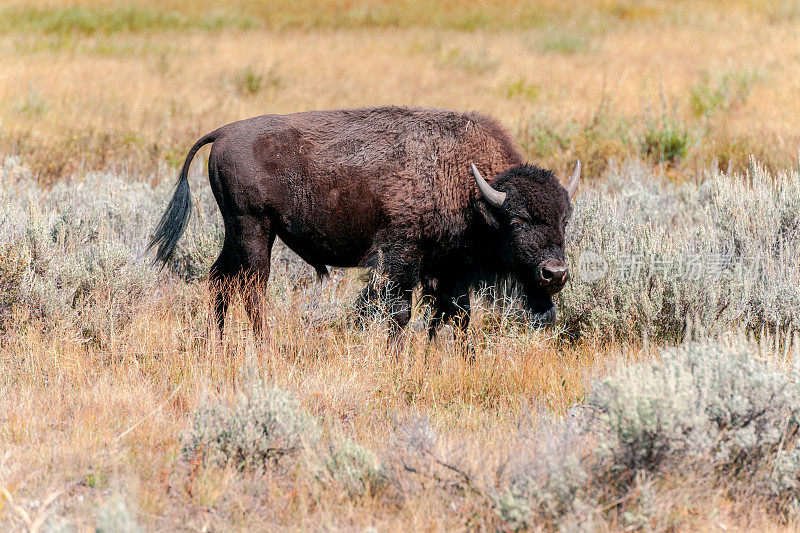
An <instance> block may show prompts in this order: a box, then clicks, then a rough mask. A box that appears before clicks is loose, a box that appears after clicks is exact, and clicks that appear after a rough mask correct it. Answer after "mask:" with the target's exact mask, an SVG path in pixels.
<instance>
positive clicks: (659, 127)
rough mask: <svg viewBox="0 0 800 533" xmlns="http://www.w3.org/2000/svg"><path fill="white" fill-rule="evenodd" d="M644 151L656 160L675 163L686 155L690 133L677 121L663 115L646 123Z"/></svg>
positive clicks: (643, 139) (642, 148)
mask: <svg viewBox="0 0 800 533" xmlns="http://www.w3.org/2000/svg"><path fill="white" fill-rule="evenodd" d="M641 150H642V153H644V154H645V155H647V156H648V157H651V158H652V159H654V160H656V161H664V162H668V163H675V162H677V161H679V160H682V159H684V158H685V157H686V152H687V151H688V150H689V133H688V132H687V131H686V129H684V128H683V127H681V126H680V125H679V124H678V123H677V122H676V121H674V120H672V119H670V118H667V117H663V118H662V119H661V120H649V121H647V122H646V124H645V129H644V133H643V136H642V141H641Z"/></svg>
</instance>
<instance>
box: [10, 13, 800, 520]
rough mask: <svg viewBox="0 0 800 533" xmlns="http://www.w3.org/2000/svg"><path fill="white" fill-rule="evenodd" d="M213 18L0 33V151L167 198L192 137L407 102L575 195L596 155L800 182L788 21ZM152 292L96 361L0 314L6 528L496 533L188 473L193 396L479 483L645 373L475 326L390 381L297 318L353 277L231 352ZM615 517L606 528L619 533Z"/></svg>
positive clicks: (397, 367)
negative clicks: (278, 417)
mask: <svg viewBox="0 0 800 533" xmlns="http://www.w3.org/2000/svg"><path fill="white" fill-rule="evenodd" d="M203 6H205V3H200V2H197V1H195V0H181V1H179V2H164V1H160V0H145V1H142V2H137V3H135V4H131V3H125V2H116V1H112V0H108V1H90V0H84V1H74V2H60V1H57V0H42V1H38V2H20V1H14V2H12V3H11V4H9V5H8V6H4V7H2V8H0V54H1V55H2V57H3V60H2V70H1V71H0V152H4V153H17V154H20V155H21V156H22V158H23V161H24V162H25V164H26V165H28V166H29V167H30V168H32V169H33V170H34V171H35V172H36V173H37V174H38V175H39V178H40V181H42V182H46V183H52V182H56V181H59V180H62V179H64V178H66V177H69V176H70V175H74V176H76V177H77V178H80V177H81V176H82V175H83V173H84V172H85V171H86V170H89V169H113V170H115V171H118V172H123V171H124V172H123V173H126V174H127V175H129V176H130V179H131V180H137V181H138V180H142V179H149V178H151V177H154V181H160V180H162V179H164V178H168V179H170V180H171V179H172V175H173V169H172V167H174V166H175V165H176V164H177V163H179V162H180V161H182V159H183V157H184V155H185V151H186V150H187V148H188V147H189V146H190V145H191V144H192V142H193V141H194V140H195V139H196V138H197V137H199V136H200V135H201V134H203V133H205V132H207V131H210V130H212V129H214V128H216V127H218V126H219V125H221V124H224V123H228V122H231V121H233V120H236V119H240V118H244V117H249V116H253V115H258V114H263V113H286V112H293V111H299V110H306V109H320V108H334V107H348V106H365V105H373V104H408V105H431V106H440V107H447V108H455V109H478V110H481V111H485V112H488V113H491V114H494V115H497V116H498V117H499V118H500V119H501V120H502V121H503V123H505V124H506V125H508V126H509V128H511V129H512V130H513V131H514V132H515V133H516V135H517V138H518V140H519V143H520V145H521V146H522V147H523V148H524V150H525V151H526V152H527V154H528V155H529V157H530V158H531V160H532V161H534V162H538V163H541V164H544V165H547V166H549V167H552V168H555V169H558V170H562V171H563V170H564V169H566V168H567V166H568V164H569V161H570V160H572V159H573V158H574V157H575V156H576V155H577V156H580V157H582V158H583V159H584V161H585V162H586V163H587V168H588V169H589V172H588V176H589V179H596V178H598V177H599V176H600V175H601V173H602V171H603V170H604V169H605V167H606V162H607V159H608V158H616V159H618V160H619V159H624V158H627V157H629V156H632V157H634V158H652V159H654V161H653V163H654V164H656V165H658V166H660V167H661V170H659V171H658V172H661V171H663V172H666V173H667V174H669V175H671V176H673V177H674V178H675V179H677V180H687V179H695V178H697V177H698V176H699V174H700V171H701V169H707V168H708V167H709V166H711V165H713V164H714V163H715V162H716V164H717V165H718V166H719V167H721V168H731V169H736V168H741V167H742V166H744V165H746V164H747V162H748V159H747V158H748V156H749V155H751V154H755V155H757V156H758V157H759V158H760V159H761V160H762V161H764V162H765V163H766V164H767V165H769V166H771V167H772V168H782V167H786V166H789V165H792V164H796V155H797V148H798V143H799V142H800V138H799V137H798V133H797V128H795V127H794V124H795V123H796V122H797V120H798V119H799V118H800V116H799V115H798V113H799V111H797V110H799V109H800V96H798V95H800V62H798V57H800V41H798V39H797V38H796V35H797V32H798V30H799V29H800V10H798V9H797V8H796V7H795V6H794V5H793V3H791V2H782V1H778V0H774V1H767V2H760V1H759V2H756V1H748V0H739V1H735V2H726V3H725V4H724V6H723V5H721V4H720V3H718V2H713V1H689V0H684V1H677V2H654V1H648V2H632V1H622V0H619V1H617V0H597V1H589V0H586V1H582V2H578V3H577V4H576V5H574V6H565V5H563V3H562V2H557V1H555V0H540V1H531V2H516V1H511V0H508V1H506V0H504V1H502V2H488V1H480V2H463V1H457V0H448V1H446V2H440V3H435V4H431V3H429V2H423V1H420V0H403V1H401V2H367V1H356V2H354V1H349V0H326V1H325V2H320V3H318V2H310V1H302V2H278V1H272V0H262V1H241V2H236V3H233V4H230V5H225V6H222V7H219V8H217V9H214V10H212V11H208V10H207V9H205V8H204V7H203ZM742 80H744V81H742ZM665 124H667V125H669V126H670V127H673V128H674V129H675V130H676V131H677V134H678V135H677V136H673V137H671V138H670V136H669V135H668V133H669V131H666V130H667V128H665V127H664V125H665ZM682 135H685V138H686V141H685V142H683V141H681V140H680V139H682V138H683V137H682ZM674 138H677V139H678V141H677V144H678V146H677V148H669V147H670V146H671V145H670V142H668V141H670V139H674ZM681 143H683V144H681ZM665 146H666V147H668V148H669V149H668V150H667V149H665ZM665 154H672V155H669V156H666V155H665ZM165 163H166V164H167V165H165ZM154 222H155V220H154ZM5 252H6V251H4V252H3V253H5ZM165 277H166V278H168V281H165V282H164V285H163V287H162V288H161V290H160V291H159V294H158V295H157V297H155V298H154V299H153V300H152V301H148V302H144V303H143V304H142V306H141V308H140V309H138V312H137V314H136V315H135V316H134V318H133V320H132V321H131V322H130V323H129V324H127V325H126V326H125V327H124V328H122V330H121V331H120V332H118V334H116V335H114V336H111V337H110V338H108V339H104V340H103V343H102V344H100V343H97V342H90V341H87V340H85V339H83V338H82V337H80V336H79V335H77V334H76V333H75V332H74V331H73V330H72V329H71V328H70V326H69V325H68V324H65V323H60V322H58V321H48V322H47V323H41V322H38V321H37V320H35V319H31V317H27V316H23V314H24V312H25V311H24V309H16V308H14V309H13V310H11V307H12V306H11V305H8V306H6V307H7V308H4V309H2V310H0V318H3V319H4V320H5V317H7V316H8V315H9V313H18V314H19V316H17V321H16V323H14V324H12V326H11V327H10V328H9V329H7V330H5V331H2V330H0V489H2V490H0V529H3V530H25V529H34V527H33V526H36V525H37V523H36V522H37V520H38V524H39V525H42V524H45V523H46V524H48V525H49V527H56V526H57V525H58V524H59V523H60V520H61V519H62V518H64V517H67V518H69V519H70V520H75V524H76V527H77V529H78V530H91V528H92V527H93V526H94V525H95V524H96V523H97V520H98V518H97V512H98V511H97V507H98V506H99V507H103V506H105V505H107V504H108V503H109V502H113V501H116V500H115V498H117V499H121V501H124V505H125V506H126V507H127V508H128V509H130V510H131V514H132V515H133V516H134V517H135V519H136V521H137V522H138V523H139V524H141V525H142V526H144V527H145V528H147V529H148V530H206V531H208V530H224V531H228V530H253V529H256V530H258V529H261V530H264V529H273V528H287V529H317V528H319V525H320V524H326V525H330V526H331V527H333V528H339V529H350V528H352V529H363V528H366V527H370V526H374V527H376V528H377V529H378V530H400V529H402V530H420V529H422V530H442V529H448V530H450V529H472V528H479V527H481V526H487V527H490V528H492V527H498V524H497V522H496V520H495V519H496V517H495V516H494V515H493V511H492V509H491V508H488V507H487V506H485V505H481V504H480V503H479V502H478V500H477V499H474V498H470V497H467V496H464V495H463V494H460V493H459V494H457V495H456V496H457V497H454V498H452V499H443V498H442V497H441V493H440V492H437V491H435V490H432V489H431V490H418V491H413V492H408V493H403V494H398V493H395V492H391V491H387V492H382V493H379V494H372V495H364V496H361V497H359V498H355V499H351V498H346V497H344V496H342V495H341V494H339V493H336V492H335V491H328V492H326V491H324V490H322V489H320V488H319V486H318V484H315V483H314V481H313V480H311V479H307V478H304V477H302V476H296V477H292V476H282V475H279V474H277V473H275V472H265V473H241V472H236V471H234V470H232V469H226V468H211V467H203V466H201V465H198V464H193V463H191V462H187V461H185V460H183V459H181V458H180V455H179V448H180V437H181V432H182V431H183V430H184V429H185V428H186V425H187V420H188V417H189V414H190V413H191V412H192V411H194V410H195V409H196V408H197V407H198V406H199V405H200V404H201V402H202V401H203V399H204V398H205V399H207V398H216V397H219V398H230V397H232V396H233V394H234V393H235V392H236V391H237V390H238V389H239V388H240V385H241V384H242V382H244V381H247V380H248V379H251V378H252V375H253V374H256V375H258V376H261V377H264V378H265V379H267V380H268V381H269V382H271V383H274V384H275V385H277V386H280V387H282V388H284V389H286V390H288V391H290V392H291V393H293V394H294V395H295V396H296V397H297V398H298V399H299V401H300V403H301V405H302V406H303V407H304V408H305V409H307V410H308V411H310V412H311V413H312V414H313V415H315V416H317V417H319V418H320V419H321V420H322V422H323V424H324V425H325V430H326V431H328V432H333V431H339V430H341V431H344V432H346V433H347V434H348V435H349V436H351V437H352V438H353V439H355V440H357V441H358V442H359V443H361V444H362V445H364V446H367V447H369V448H371V449H374V450H377V451H379V452H385V451H386V450H387V448H388V442H389V441H390V440H391V436H392V432H393V431H394V430H395V425H396V421H397V420H403V419H405V418H409V417H413V416H418V415H420V414H421V415H424V416H427V417H428V418H429V419H430V420H431V422H432V424H433V426H434V427H436V428H437V429H438V430H440V431H441V433H442V434H443V435H444V437H443V438H444V439H445V440H446V441H447V442H446V443H445V444H447V443H450V444H451V445H452V446H453V447H454V448H455V449H456V451H457V453H458V454H459V455H460V456H461V457H462V458H463V460H464V462H465V463H466V464H473V465H486V464H491V465H495V464H499V463H501V462H502V457H503V456H504V454H505V455H509V454H511V455H513V454H514V453H515V450H513V449H511V447H512V446H513V445H514V444H513V441H512V440H510V439H509V435H510V434H511V433H513V432H514V431H516V430H517V429H518V425H519V424H520V421H521V420H529V419H531V418H534V419H535V418H537V417H539V416H540V415H541V413H542V412H547V413H555V414H556V415H564V414H566V413H568V412H569V409H570V406H572V405H574V404H575V403H576V402H580V401H581V400H582V398H583V397H584V394H585V392H586V390H587V387H588V384H589V382H590V381H591V380H592V379H593V378H594V377H597V376H600V375H604V374H606V373H607V372H608V371H609V370H611V369H612V368H615V367H616V366H617V365H619V364H620V363H625V362H629V361H631V360H638V359H640V358H647V357H651V355H652V353H653V352H654V351H655V350H656V347H649V346H647V347H642V346H640V345H634V346H628V345H621V344H619V343H610V344H598V343H594V342H592V341H591V339H589V340H584V341H582V342H581V343H579V344H569V343H566V342H565V341H563V340H560V339H554V338H550V337H548V336H547V335H546V334H538V333H534V334H531V333H530V332H527V331H511V332H509V331H498V330H497V328H496V326H495V322H496V320H495V319H496V317H493V316H492V315H491V313H489V312H488V311H487V312H479V313H478V316H477V320H476V324H477V325H476V326H475V331H474V333H475V334H476V336H478V337H479V339H480V340H481V343H480V346H479V353H480V357H478V359H477V361H476V362H475V363H473V364H465V362H464V360H463V359H462V357H461V354H460V353H459V351H458V350H457V349H456V347H455V345H454V344H453V343H452V342H451V341H449V340H448V339H447V338H445V339H444V340H442V341H441V342H440V343H439V344H437V345H434V346H432V347H430V348H429V349H428V350H427V351H426V348H425V343H424V339H423V337H422V335H421V334H419V333H414V334H413V335H411V337H410V340H409V345H408V346H407V347H406V351H405V356H404V357H402V358H401V359H399V360H394V359H392V358H390V357H387V356H386V353H385V346H386V342H385V335H384V333H383V332H382V331H381V330H380V325H379V324H373V325H372V326H371V327H370V328H368V329H366V330H365V331H361V330H359V329H358V328H355V327H353V326H352V325H351V324H348V323H346V322H342V321H340V320H332V321H331V320H327V321H323V322H321V323H316V322H314V321H313V320H311V321H310V320H309V318H308V316H306V315H305V314H304V313H303V311H302V309H303V302H304V301H305V300H304V299H306V300H307V299H308V298H314V297H315V295H316V294H317V292H315V291H322V292H323V293H325V294H334V295H338V296H337V297H340V298H342V299H347V298H349V296H350V295H352V293H353V292H354V290H355V285H356V284H357V280H356V278H355V276H346V277H344V278H341V277H339V278H336V279H334V280H332V281H329V282H326V285H325V286H324V287H323V288H322V289H313V288H310V289H308V288H303V287H293V288H292V290H291V291H289V292H288V294H287V293H282V294H281V298H273V300H272V301H271V302H272V303H271V304H270V306H271V307H270V316H271V317H272V321H273V334H272V336H271V337H270V340H269V341H268V342H267V343H266V345H256V344H255V342H254V340H253V339H252V336H251V335H250V333H249V328H248V325H247V323H246V320H245V317H244V314H243V311H242V309H241V308H240V307H239V306H237V307H236V309H235V310H234V316H233V318H232V319H230V320H231V321H230V323H229V326H228V334H227V336H226V338H225V341H224V352H223V353H222V354H221V353H219V352H218V351H216V350H215V349H214V348H213V346H214V345H213V343H209V341H208V339H207V338H206V329H205V323H204V320H205V317H206V316H207V313H208V306H207V301H206V295H205V288H204V286H203V285H202V284H196V285H188V288H187V285H186V284H183V285H181V286H180V287H177V288H176V285H175V284H176V283H177V282H175V281H174V280H172V278H169V276H166V275H165ZM0 282H2V280H0ZM4 305H5V304H4ZM420 312H421V311H420ZM111 314H112V311H111V310H109V315H111ZM445 337H446V336H445ZM661 483H662V485H663V486H664V487H666V488H665V489H664V490H663V491H662V492H661V495H662V496H661V500H660V501H659V502H658V508H659V509H662V511H663V515H664V516H669V517H674V518H675V520H674V521H673V522H670V523H673V524H680V527H682V528H685V529H702V530H708V529H715V528H717V527H735V526H738V527H743V528H747V527H750V528H753V527H758V528H759V529H763V530H778V529H781V528H782V527H791V524H792V523H791V522H789V524H790V525H789V526H786V523H787V522H785V521H784V518H785V517H782V516H779V517H777V518H776V516H775V515H772V514H767V513H766V511H764V510H763V508H762V507H761V506H759V505H753V502H749V501H748V502H744V501H732V500H731V499H729V498H728V497H727V496H726V494H725V492H724V491H722V490H720V489H717V488H716V487H713V486H712V484H711V482H709V481H708V480H703V479H700V480H698V479H688V480H687V479H666V480H662V482H661ZM454 490H455V489H454ZM621 503H623V504H624V502H621ZM615 505H618V504H615ZM623 508H624V505H621V506H620V515H619V516H618V517H616V518H614V517H613V516H612V518H611V524H612V526H614V527H617V528H620V529H621V528H623V527H624V526H625V525H626V523H625V522H624V521H623V520H622V509H623ZM615 520H616V521H615ZM670 520H672V518H670Z"/></svg>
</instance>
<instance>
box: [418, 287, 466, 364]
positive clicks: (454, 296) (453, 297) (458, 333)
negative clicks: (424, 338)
mask: <svg viewBox="0 0 800 533" xmlns="http://www.w3.org/2000/svg"><path fill="white" fill-rule="evenodd" d="M432 296H433V298H434V303H433V315H432V317H431V321H430V324H429V326H428V337H429V338H430V339H431V340H432V339H434V338H435V337H436V335H437V334H438V332H439V329H441V327H442V326H443V325H444V324H446V323H447V322H448V321H449V322H451V323H452V324H453V328H454V331H455V340H456V344H457V346H458V347H459V349H460V350H461V351H462V352H463V355H464V357H465V358H466V359H469V360H473V359H474V358H475V349H474V348H473V346H472V343H471V342H470V340H469V335H468V330H469V320H470V302H469V290H468V288H467V287H459V288H455V287H452V288H449V289H446V290H443V291H441V292H439V293H438V294H433V295H432Z"/></svg>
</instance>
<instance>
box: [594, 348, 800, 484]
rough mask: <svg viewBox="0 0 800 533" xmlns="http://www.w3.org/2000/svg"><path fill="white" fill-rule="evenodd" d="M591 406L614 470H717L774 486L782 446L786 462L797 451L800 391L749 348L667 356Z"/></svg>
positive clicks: (609, 383) (626, 375)
mask: <svg viewBox="0 0 800 533" xmlns="http://www.w3.org/2000/svg"><path fill="white" fill-rule="evenodd" d="M587 403H588V404H589V405H590V406H592V407H594V408H595V409H596V410H597V413H598V414H597V417H598V421H599V422H600V427H601V428H602V429H601V431H600V432H599V434H598V443H599V446H600V447H601V448H602V449H603V450H604V451H605V453H606V454H607V455H608V458H609V461H610V463H609V468H610V469H611V470H612V471H636V470H640V469H641V470H647V471H651V472H660V471H664V470H667V469H670V468H677V467H686V466H687V465H688V466H696V465H702V466H704V467H705V466H709V465H711V466H713V468H714V469H715V470H717V471H718V472H720V473H722V474H723V475H733V474H735V475H738V476H743V477H744V478H747V479H748V480H750V479H756V480H757V481H760V482H767V483H770V482H771V480H770V479H769V477H770V475H771V466H772V464H774V462H775V455H776V453H777V451H778V447H779V445H780V443H782V442H783V446H784V451H786V452H788V453H787V455H785V456H784V457H785V459H788V458H789V457H790V454H794V453H795V452H794V450H795V449H796V443H797V428H798V423H800V388H798V387H797V384H796V383H794V382H793V380H792V378H791V376H789V375H787V374H786V373H783V372H780V371H778V370H777V369H776V368H775V367H774V366H773V365H771V364H769V363H767V362H764V361H760V360H758V359H757V358H756V357H754V356H753V354H752V353H750V352H749V351H748V350H747V349H744V348H723V347H720V346H718V345H713V344H704V345H688V346H685V347H681V348H678V349H674V350H668V351H666V352H664V353H663V355H662V356H661V358H660V359H657V360H655V361H650V362H643V363H639V364H635V365H632V366H629V367H625V368H621V369H620V370H618V371H616V372H614V373H612V374H611V375H610V376H608V377H606V378H605V379H603V380H602V381H601V382H600V383H599V384H597V385H596V386H595V387H594V388H593V390H592V391H591V393H590V394H589V396H588V398H587ZM792 457H793V455H792ZM767 466H769V467H770V468H768V467H767ZM798 473H800V471H795V472H794V475H795V477H796V476H797V474H798Z"/></svg>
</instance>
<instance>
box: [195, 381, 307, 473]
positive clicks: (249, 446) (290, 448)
mask: <svg viewBox="0 0 800 533" xmlns="http://www.w3.org/2000/svg"><path fill="white" fill-rule="evenodd" d="M319 437H320V434H319V429H318V427H317V423H316V421H315V420H314V419H313V418H312V417H311V416H310V415H309V414H307V413H306V412H305V411H303V410H302V409H301V408H300V406H299V405H298V404H297V402H296V401H295V400H294V398H292V397H291V396H290V395H289V394H288V393H286V392H285V391H282V390H280V389H276V388H271V387H269V386H267V385H266V384H265V383H264V382H263V381H253V382H252V383H250V384H249V385H248V386H247V387H246V388H245V389H244V390H242V391H240V392H239V393H238V394H237V396H236V399H235V401H234V403H233V404H232V405H230V404H228V403H226V402H224V401H219V400H218V401H212V402H207V403H204V404H203V405H201V406H200V408H199V409H198V410H197V411H196V412H195V413H194V415H193V417H192V422H191V425H190V427H189V429H188V430H187V431H186V433H185V434H184V435H183V439H182V450H183V455H184V457H186V458H189V459H199V460H201V461H203V462H204V463H206V464H216V465H225V464H232V465H233V466H235V467H236V468H239V469H261V468H266V467H270V466H272V465H275V464H277V463H278V462H279V461H280V460H281V459H283V458H285V457H292V456H296V455H298V454H299V453H300V452H302V451H303V450H304V449H306V448H307V447H309V446H315V445H316V444H317V442H318V440H319Z"/></svg>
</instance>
